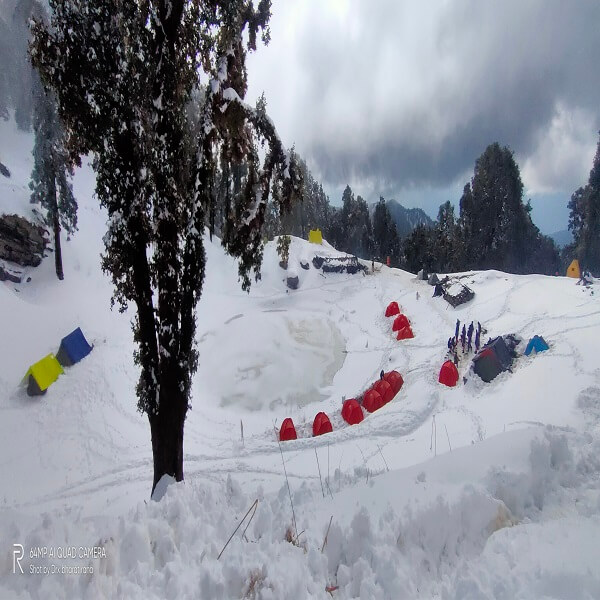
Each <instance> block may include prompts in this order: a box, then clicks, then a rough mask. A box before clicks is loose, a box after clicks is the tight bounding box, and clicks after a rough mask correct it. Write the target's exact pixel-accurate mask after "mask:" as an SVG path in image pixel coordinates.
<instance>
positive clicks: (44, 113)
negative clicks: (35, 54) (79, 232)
mask: <svg viewBox="0 0 600 600" xmlns="http://www.w3.org/2000/svg"><path fill="white" fill-rule="evenodd" d="M34 98H35V100H34V113H33V128H34V131H35V143H34V146H33V171H32V172H31V181H30V182H29V188H30V189H31V190H32V193H31V202H33V203H36V202H37V203H39V204H41V205H42V207H43V208H45V209H46V224H47V225H48V226H49V227H51V228H52V231H53V234H54V264H55V268H56V276H57V277H58V278H59V279H60V280H61V281H62V280H63V279H64V273H63V264H62V249H61V245H60V231H61V228H62V229H64V230H65V231H66V232H67V233H68V234H71V233H74V232H75V230H76V229H77V202H76V200H75V197H74V196H73V186H72V185H71V181H70V177H71V176H72V175H73V166H72V164H71V162H70V161H69V156H68V153H67V151H66V150H65V147H64V131H63V129H62V126H61V124H60V121H59V119H58V115H57V113H56V104H55V101H54V97H53V95H52V93H50V92H46V91H45V90H44V89H43V87H42V85H41V83H40V82H39V81H37V82H36V83H35V84H34Z"/></svg>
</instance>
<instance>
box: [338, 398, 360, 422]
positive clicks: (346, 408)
mask: <svg viewBox="0 0 600 600" xmlns="http://www.w3.org/2000/svg"><path fill="white" fill-rule="evenodd" d="M342 417H343V419H344V421H346V423H348V424H349V425H358V423H360V422H361V421H362V420H363V419H364V418H365V416H364V415H363V411H362V408H361V407H360V404H359V403H358V401H357V400H355V399H354V398H352V399H351V400H346V402H344V405H343V406H342Z"/></svg>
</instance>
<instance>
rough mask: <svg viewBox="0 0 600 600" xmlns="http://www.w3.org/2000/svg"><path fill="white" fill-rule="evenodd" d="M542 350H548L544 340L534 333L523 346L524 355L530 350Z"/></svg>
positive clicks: (527, 354)
mask: <svg viewBox="0 0 600 600" xmlns="http://www.w3.org/2000/svg"><path fill="white" fill-rule="evenodd" d="M544 350H548V344H546V340H544V338H543V337H541V336H539V335H534V336H533V337H532V338H531V339H530V340H529V343H528V344H527V348H525V356H529V355H530V354H531V353H532V352H544Z"/></svg>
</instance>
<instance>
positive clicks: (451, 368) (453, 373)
mask: <svg viewBox="0 0 600 600" xmlns="http://www.w3.org/2000/svg"><path fill="white" fill-rule="evenodd" d="M438 381H439V382H440V383H443V384H444V385H447V386H448V387H454V386H455V385H456V384H457V383H458V369H457V368H456V366H455V365H454V363H453V362H452V361H451V360H447V361H446V362H445V363H444V364H443V365H442V368H441V369H440V376H439V378H438Z"/></svg>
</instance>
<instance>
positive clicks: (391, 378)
mask: <svg viewBox="0 0 600 600" xmlns="http://www.w3.org/2000/svg"><path fill="white" fill-rule="evenodd" d="M383 378H384V379H385V380H386V381H387V382H388V383H389V384H390V385H391V386H392V390H393V391H394V396H395V395H396V394H397V393H398V392H399V391H400V388H401V387H402V386H403V385H404V379H402V375H400V373H398V371H388V372H387V373H385V374H384V376H383Z"/></svg>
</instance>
